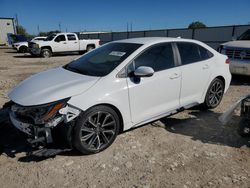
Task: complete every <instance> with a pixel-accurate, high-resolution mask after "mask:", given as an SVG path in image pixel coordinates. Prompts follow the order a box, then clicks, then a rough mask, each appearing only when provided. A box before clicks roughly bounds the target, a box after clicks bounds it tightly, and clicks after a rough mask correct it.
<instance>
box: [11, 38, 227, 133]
mask: <svg viewBox="0 0 250 188" xmlns="http://www.w3.org/2000/svg"><path fill="white" fill-rule="evenodd" d="M116 42H122V43H137V44H142V46H141V47H140V48H139V49H137V50H136V51H134V52H133V53H132V54H131V55H130V56H129V57H128V58H127V59H125V60H124V61H123V62H122V63H121V64H120V65H118V66H117V67H116V68H115V69H114V70H113V71H112V72H110V73H109V74H108V75H107V76H104V77H93V76H84V75H81V74H77V73H73V72H70V71H68V70H65V69H63V68H56V69H52V70H49V71H45V72H42V73H39V74H37V75H34V76H32V77H30V78H28V79H27V80H25V81H23V82H22V83H20V84H19V85H18V86H17V87H16V88H14V89H13V90H12V91H11V92H10V93H9V95H8V96H9V98H10V99H11V100H12V101H13V102H15V103H17V104H19V105H22V106H31V105H39V104H46V103H50V102H54V101H56V100H60V99H63V98H67V97H71V98H70V100H69V101H68V104H69V105H71V106H74V107H75V108H77V109H80V110H82V111H86V110H87V109H89V108H90V107H92V106H95V105H98V104H108V105H112V106H114V107H115V108H117V109H118V110H119V111H120V113H121V115H122V119H123V124H124V127H123V129H124V130H127V129H130V128H132V127H135V126H139V125H141V124H144V123H146V122H150V121H152V120H155V119H158V118H161V117H164V116H166V115H169V114H171V113H175V112H177V110H178V109H179V108H181V107H184V108H188V107H190V106H194V105H196V104H200V103H203V102H204V99H205V94H206V91H207V89H208V87H209V85H210V83H211V82H212V80H213V79H214V78H216V77H218V76H222V77H223V78H224V80H225V90H224V91H225V92H226V91H227V89H228V87H229V84H230V81H231V74H230V72H229V65H228V64H225V61H226V59H227V57H226V56H224V55H221V54H219V53H218V52H216V51H215V50H213V49H212V48H210V47H209V46H207V45H206V44H204V43H201V42H199V41H195V40H188V39H178V38H155V37H153V38H138V39H127V40H121V41H116ZM165 42H191V43H196V44H198V45H200V46H202V47H204V48H206V49H208V50H209V51H210V52H212V53H213V55H214V56H213V57H212V58H210V59H208V60H206V61H204V62H198V63H193V64H190V65H184V66H179V67H175V68H171V69H167V70H165V71H160V72H155V74H154V75H153V76H152V77H145V78H142V79H141V82H140V84H135V83H134V82H132V81H131V80H130V78H122V77H119V76H117V75H118V74H119V73H120V72H121V71H122V70H123V69H124V67H125V66H126V65H127V64H128V63H130V62H131V61H132V60H133V59H134V58H135V57H136V56H137V55H138V54H139V53H141V52H142V51H144V50H145V49H147V48H148V47H150V46H152V45H155V44H159V43H165ZM114 43H115V42H114ZM166 96H167V97H166Z"/></svg>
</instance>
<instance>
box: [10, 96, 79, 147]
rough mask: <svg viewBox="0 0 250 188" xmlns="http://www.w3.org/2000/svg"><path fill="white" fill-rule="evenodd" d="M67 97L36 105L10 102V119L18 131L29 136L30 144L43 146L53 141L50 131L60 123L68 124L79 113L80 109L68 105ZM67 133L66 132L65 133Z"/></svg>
mask: <svg viewBox="0 0 250 188" xmlns="http://www.w3.org/2000/svg"><path fill="white" fill-rule="evenodd" d="M68 100H69V98H67V99H64V100H60V101H56V102H52V103H49V104H44V105H37V106H21V105H19V104H16V103H14V104H12V105H11V107H10V112H9V116H10V120H11V122H12V124H13V125H14V126H15V127H16V128H17V129H19V130H20V131H22V132H24V133H26V134H27V135H28V136H29V139H28V140H27V141H28V142H29V143H30V144H31V146H33V147H37V146H45V145H47V144H51V143H53V142H54V140H53V136H52V131H53V130H54V129H55V128H56V127H60V126H61V124H63V125H64V126H65V125H66V126H68V129H67V130H70V128H69V127H70V122H72V121H73V120H74V119H75V118H76V117H77V116H79V114H80V112H81V111H80V110H79V109H77V108H76V107H73V106H71V105H69V104H68V103H67V102H68ZM66 134H67V133H66Z"/></svg>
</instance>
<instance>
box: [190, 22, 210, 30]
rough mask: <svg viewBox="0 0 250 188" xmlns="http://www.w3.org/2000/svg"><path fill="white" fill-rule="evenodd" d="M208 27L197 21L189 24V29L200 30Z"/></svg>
mask: <svg viewBox="0 0 250 188" xmlns="http://www.w3.org/2000/svg"><path fill="white" fill-rule="evenodd" d="M205 27H207V26H206V25H205V24H204V23H202V22H199V21H196V22H192V23H191V24H189V26H188V29H198V28H205Z"/></svg>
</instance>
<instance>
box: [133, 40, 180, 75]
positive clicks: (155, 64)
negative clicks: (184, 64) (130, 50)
mask: <svg viewBox="0 0 250 188" xmlns="http://www.w3.org/2000/svg"><path fill="white" fill-rule="evenodd" d="M134 64H135V69H136V68H138V67H140V66H148V67H152V68H153V69H154V70H155V71H161V70H165V69H169V68H172V67H174V66H175V64H174V56H173V50H172V45H171V44H164V45H160V46H155V47H152V48H150V49H148V50H146V51H145V52H143V54H141V55H140V56H139V57H138V58H136V59H135V61H134Z"/></svg>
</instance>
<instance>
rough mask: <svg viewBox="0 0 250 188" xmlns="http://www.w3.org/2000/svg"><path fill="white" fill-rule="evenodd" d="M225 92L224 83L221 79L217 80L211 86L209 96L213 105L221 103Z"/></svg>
mask: <svg viewBox="0 0 250 188" xmlns="http://www.w3.org/2000/svg"><path fill="white" fill-rule="evenodd" d="M223 92H224V86H223V85H222V83H221V82H219V81H215V82H214V83H213V85H212V86H211V88H210V91H209V97H208V99H209V103H210V105H211V106H217V105H218V104H219V103H220V101H221V99H222V97H223Z"/></svg>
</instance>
